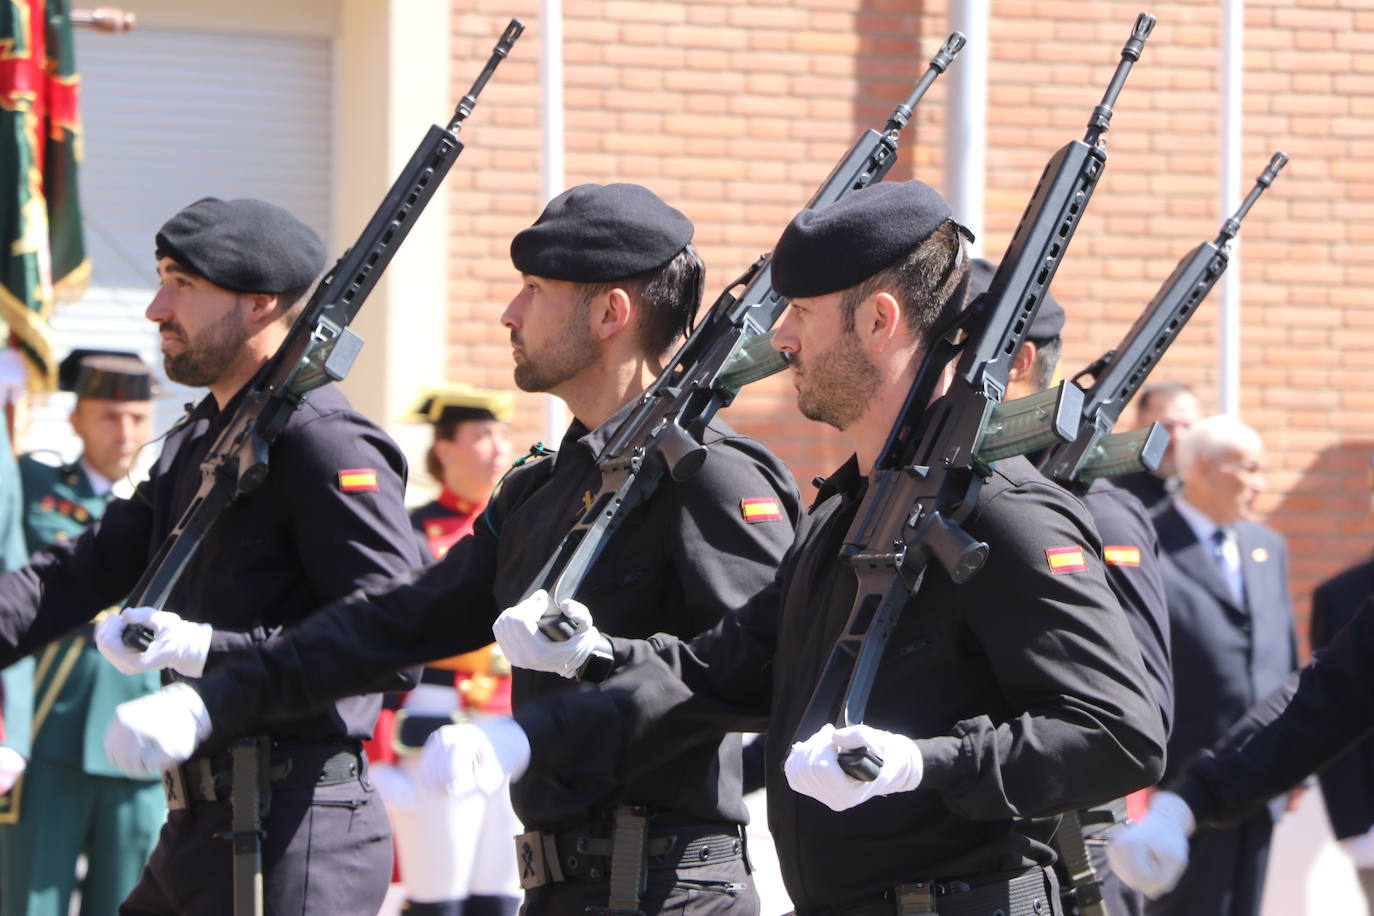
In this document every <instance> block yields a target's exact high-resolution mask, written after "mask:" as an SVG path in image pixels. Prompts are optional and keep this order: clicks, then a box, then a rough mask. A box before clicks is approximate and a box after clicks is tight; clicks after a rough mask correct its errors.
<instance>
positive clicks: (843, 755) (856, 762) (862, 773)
mask: <svg viewBox="0 0 1374 916" xmlns="http://www.w3.org/2000/svg"><path fill="white" fill-rule="evenodd" d="M837 756H838V757H839V760H840V769H842V770H844V772H845V775H846V776H848V777H849V778H851V779H857V780H858V781H859V782H872V781H873V780H875V779H877V778H878V773H879V772H880V771H881V770H882V768H883V758H881V757H879V756H878V755H877V754H875V753H873V751H871V750H869V749H868V748H866V747H856V748H854V749H853V750H849V751H840V753H839V754H838V755H837Z"/></svg>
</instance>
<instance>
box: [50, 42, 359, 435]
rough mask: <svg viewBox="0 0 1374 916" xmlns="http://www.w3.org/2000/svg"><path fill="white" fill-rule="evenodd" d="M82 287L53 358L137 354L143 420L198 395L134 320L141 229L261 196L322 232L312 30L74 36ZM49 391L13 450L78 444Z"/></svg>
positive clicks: (144, 281)
mask: <svg viewBox="0 0 1374 916" xmlns="http://www.w3.org/2000/svg"><path fill="white" fill-rule="evenodd" d="M76 54H77V65H78V68H79V71H80V73H81V92H82V95H81V118H82V123H83V126H84V130H85V161H84V163H83V165H82V170H81V178H80V180H81V194H82V207H83V211H84V217H85V222H86V247H87V251H88V253H89V255H90V258H91V262H92V275H91V286H90V289H89V291H88V292H87V294H86V296H85V297H84V298H83V299H82V300H81V301H80V302H77V303H74V304H71V305H68V306H66V307H64V308H62V309H61V310H60V311H59V312H58V314H57V315H56V316H55V317H54V319H53V329H54V332H55V333H56V335H57V339H58V345H59V357H60V356H61V355H62V354H65V353H66V352H67V351H68V350H71V349H74V348H77V347H101V348H107V349H128V350H134V351H137V352H138V353H139V354H140V355H141V356H142V357H143V358H144V360H145V361H147V362H149V363H150V364H152V365H154V366H155V367H156V371H157V373H158V376H159V380H160V381H159V383H160V385H161V387H162V395H161V396H160V397H159V399H158V411H157V429H158V431H159V432H161V431H163V430H165V429H166V428H167V427H168V426H169V425H170V424H171V423H172V422H173V421H174V420H175V419H176V418H177V417H178V416H180V414H181V405H182V404H183V403H184V402H186V401H188V400H194V399H195V398H197V397H199V396H200V395H201V394H202V393H203V392H202V391H199V390H191V389H187V388H182V387H181V386H175V385H170V384H169V383H168V382H167V381H166V379H165V377H163V376H162V359H161V354H160V353H159V352H158V340H157V332H156V328H155V326H154V325H153V324H151V323H150V322H148V321H147V320H145V319H144V317H143V311H144V309H145V308H146V307H147V304H148V302H149V300H150V299H151V297H152V294H153V290H154V287H155V284H156V272H155V270H154V261H153V235H154V234H155V233H156V231H157V228H158V227H159V226H160V225H161V224H162V223H163V222H164V221H165V220H166V219H167V217H169V216H170V215H171V214H172V213H174V212H176V211H177V210H179V209H180V208H181V207H183V206H185V205H186V204H188V203H190V202H192V201H194V200H197V199H199V198H201V197H207V196H213V197H224V198H231V197H261V198H263V199H265V200H270V201H272V202H274V203H278V204H280V205H282V206H284V207H286V208H287V209H288V210H290V211H291V212H293V213H295V214H296V215H297V216H299V217H300V218H301V219H302V220H304V221H305V222H306V223H308V224H310V225H311V226H313V227H314V228H315V229H316V231H318V232H320V234H321V235H322V236H323V237H324V238H325V241H326V244H327V245H328V247H329V249H330V252H331V256H334V255H336V254H337V252H334V251H333V247H334V246H333V245H332V244H331V243H330V239H329V237H328V235H327V230H328V227H329V226H330V217H331V206H330V188H331V180H332V178H331V172H332V167H333V165H332V163H333V155H332V138H333V130H332V118H331V109H332V92H331V86H332V57H331V48H330V42H329V40H327V39H324V38H300V37H283V36H264V35H246V34H239V33H218V32H197V31H181V30H169V29H145V28H141V27H140V28H139V29H137V30H135V31H134V32H131V33H128V34H124V35H113V36H112V35H100V34H94V33H90V32H87V31H84V30H79V31H78V32H77V42H76ZM71 404H72V399H71V396H70V395H67V394H57V395H53V396H52V397H50V398H48V399H47V403H46V404H43V403H39V404H36V405H35V410H34V417H33V422H32V424H31V426H30V429H29V435H28V438H27V440H26V445H27V446H28V447H30V448H40V447H41V448H51V449H55V450H57V451H60V452H61V453H62V454H63V455H64V457H66V458H67V459H70V458H73V457H74V456H75V454H76V453H77V451H79V444H78V443H77V440H76V439H75V437H73V436H72V435H71V431H70V427H69V426H68V425H67V422H66V415H67V413H68V412H69V411H70V409H71Z"/></svg>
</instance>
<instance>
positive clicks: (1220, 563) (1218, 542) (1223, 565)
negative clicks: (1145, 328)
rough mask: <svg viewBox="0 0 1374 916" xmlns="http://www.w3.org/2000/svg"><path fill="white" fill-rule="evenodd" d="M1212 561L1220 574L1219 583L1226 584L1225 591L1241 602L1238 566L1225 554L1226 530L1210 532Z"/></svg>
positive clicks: (1242, 589)
mask: <svg viewBox="0 0 1374 916" xmlns="http://www.w3.org/2000/svg"><path fill="white" fill-rule="evenodd" d="M1211 540H1212V559H1213V560H1215V561H1216V564H1217V571H1218V572H1220V573H1221V581H1223V582H1225V583H1226V588H1227V590H1228V591H1229V592H1230V593H1231V597H1232V598H1233V599H1235V601H1236V602H1238V603H1239V602H1241V601H1243V598H1244V586H1243V584H1242V583H1241V576H1240V567H1239V564H1233V563H1232V561H1231V558H1230V557H1229V556H1227V553H1226V540H1227V538H1226V529H1225V528H1217V529H1216V530H1214V531H1213V532H1212V538H1211Z"/></svg>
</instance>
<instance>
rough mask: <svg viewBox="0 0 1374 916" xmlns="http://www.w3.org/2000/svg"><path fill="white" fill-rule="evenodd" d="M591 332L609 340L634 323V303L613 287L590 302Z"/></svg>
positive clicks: (617, 287)
mask: <svg viewBox="0 0 1374 916" xmlns="http://www.w3.org/2000/svg"><path fill="white" fill-rule="evenodd" d="M591 313H592V315H591V317H592V331H593V333H595V334H596V336H597V337H598V338H600V339H601V340H609V339H611V338H612V337H614V336H616V335H617V334H619V333H621V332H622V331H624V330H625V329H626V328H628V327H629V326H630V324H631V323H632V322H633V321H634V314H635V301H634V300H633V299H631V298H630V294H629V293H627V292H626V291H625V290H623V289H621V288H620V287H619V286H613V287H611V288H610V289H608V290H606V291H605V292H604V293H602V294H601V295H599V296H597V297H596V298H595V299H593V300H592V308H591Z"/></svg>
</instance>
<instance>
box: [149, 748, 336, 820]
mask: <svg viewBox="0 0 1374 916" xmlns="http://www.w3.org/2000/svg"><path fill="white" fill-rule="evenodd" d="M269 766H270V770H269V774H268V775H269V778H270V781H271V784H272V785H273V786H274V787H276V788H279V789H292V788H300V789H305V788H312V787H316V786H336V785H340V784H342V783H345V782H349V781H351V780H354V779H357V778H358V777H359V776H360V774H361V773H362V772H363V756H362V745H361V744H359V743H358V742H357V741H319V742H314V741H275V740H274V741H273V742H272V754H271V763H270V765H269ZM232 769H233V758H232V757H231V755H230V754H229V753H228V752H226V753H223V754H214V755H210V756H204V757H192V758H191V759H190V760H187V761H186V762H185V763H183V764H181V765H180V766H175V767H172V768H171V769H170V770H165V771H163V773H162V791H163V792H164V794H166V796H167V807H168V808H170V809H172V810H176V809H179V808H189V807H191V806H192V805H198V804H204V803H206V802H218V801H226V800H227V799H228V798H229V790H230V787H231V784H232Z"/></svg>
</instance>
